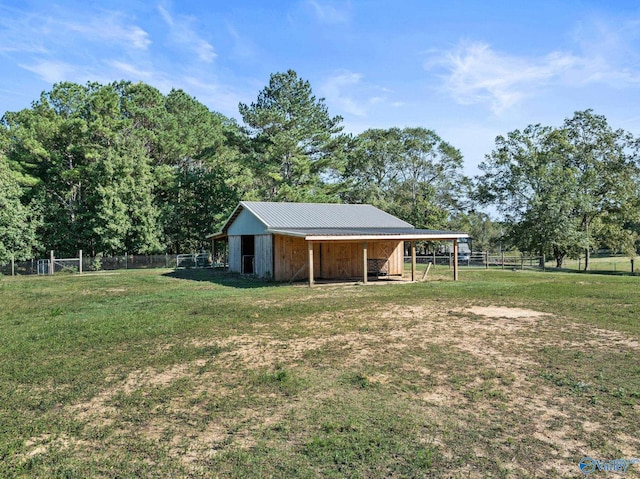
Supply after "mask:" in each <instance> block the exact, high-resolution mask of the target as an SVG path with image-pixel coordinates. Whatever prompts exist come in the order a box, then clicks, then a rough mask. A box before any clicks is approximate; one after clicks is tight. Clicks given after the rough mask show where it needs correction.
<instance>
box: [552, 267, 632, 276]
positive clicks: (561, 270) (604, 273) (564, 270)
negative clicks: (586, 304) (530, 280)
mask: <svg viewBox="0 0 640 479" xmlns="http://www.w3.org/2000/svg"><path fill="white" fill-rule="evenodd" d="M546 271H547V272H551V273H573V274H585V275H589V274H599V275H602V276H640V273H639V272H637V271H636V272H634V273H632V272H630V271H607V270H589V271H584V270H577V269H569V268H547V269H546Z"/></svg>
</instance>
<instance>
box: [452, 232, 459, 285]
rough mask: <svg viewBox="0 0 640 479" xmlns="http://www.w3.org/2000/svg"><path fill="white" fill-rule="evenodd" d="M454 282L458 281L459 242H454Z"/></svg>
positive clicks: (455, 240)
mask: <svg viewBox="0 0 640 479" xmlns="http://www.w3.org/2000/svg"><path fill="white" fill-rule="evenodd" d="M453 280H454V281H458V240H457V239H454V240H453Z"/></svg>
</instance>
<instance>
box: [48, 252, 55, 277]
mask: <svg viewBox="0 0 640 479" xmlns="http://www.w3.org/2000/svg"><path fill="white" fill-rule="evenodd" d="M55 260H56V258H55V256H54V255H53V250H51V257H50V258H49V274H53V265H54V263H55Z"/></svg>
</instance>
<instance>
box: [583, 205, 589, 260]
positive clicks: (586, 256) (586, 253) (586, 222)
mask: <svg viewBox="0 0 640 479" xmlns="http://www.w3.org/2000/svg"><path fill="white" fill-rule="evenodd" d="M584 232H585V233H586V236H587V240H588V239H589V219H588V218H587V216H586V215H585V218H584ZM584 270H585V271H589V247H588V246H587V247H586V248H585V249H584Z"/></svg>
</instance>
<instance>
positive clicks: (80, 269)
mask: <svg viewBox="0 0 640 479" xmlns="http://www.w3.org/2000/svg"><path fill="white" fill-rule="evenodd" d="M78 273H80V274H82V250H80V251H78Z"/></svg>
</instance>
